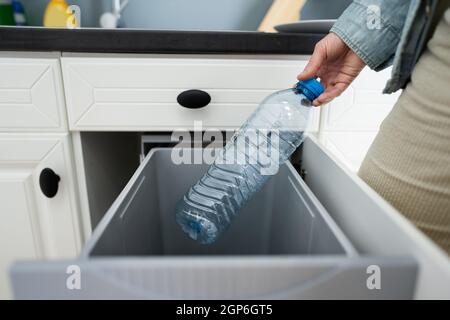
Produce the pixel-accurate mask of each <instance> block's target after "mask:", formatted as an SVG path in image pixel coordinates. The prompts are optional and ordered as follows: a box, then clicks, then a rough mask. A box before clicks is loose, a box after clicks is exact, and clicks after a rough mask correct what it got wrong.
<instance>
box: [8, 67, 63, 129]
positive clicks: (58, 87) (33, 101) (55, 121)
mask: <svg viewBox="0 0 450 320" xmlns="http://www.w3.org/2000/svg"><path fill="white" fill-rule="evenodd" d="M0 75H1V77H0V131H3V132H10V131H63V130H65V129H66V127H67V126H66V122H65V118H66V116H65V106H64V98H63V89H62V80H61V72H60V67H59V61H58V59H56V58H54V59H29V58H0Z"/></svg>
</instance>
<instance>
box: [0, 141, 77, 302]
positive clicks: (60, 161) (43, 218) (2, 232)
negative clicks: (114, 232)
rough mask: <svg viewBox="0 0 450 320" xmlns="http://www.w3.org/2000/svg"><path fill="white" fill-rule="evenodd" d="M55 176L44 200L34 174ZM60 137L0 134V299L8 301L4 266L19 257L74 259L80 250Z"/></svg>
mask: <svg viewBox="0 0 450 320" xmlns="http://www.w3.org/2000/svg"><path fill="white" fill-rule="evenodd" d="M44 168H51V169H52V170H54V172H55V173H57V174H58V175H59V177H60V179H61V180H60V182H59V184H58V192H57V194H56V196H55V197H53V198H47V197H46V196H44V194H43V193H42V191H41V189H40V186H39V175H40V173H41V172H42V170H43V169H44ZM74 190H75V189H74V178H73V174H72V162H71V159H70V152H69V149H68V138H67V136H66V135H56V136H55V135H42V136H40V135H34V136H31V135H25V134H14V135H12V134H1V135H0V218H1V221H2V223H1V224H0V299H1V298H8V297H10V292H9V286H8V281H7V270H8V268H9V265H10V264H11V263H12V262H13V261H16V260H20V259H35V258H64V257H74V256H75V255H76V254H77V253H78V250H79V248H80V246H81V239H80V231H79V222H78V217H77V211H78V210H77V203H76V194H75V191H74Z"/></svg>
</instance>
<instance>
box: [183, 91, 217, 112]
mask: <svg viewBox="0 0 450 320" xmlns="http://www.w3.org/2000/svg"><path fill="white" fill-rule="evenodd" d="M177 102H178V103H179V104H180V105H181V106H183V107H185V108H189V109H199V108H203V107H206V106H207V105H208V104H209V103H210V102H211V96H210V95H209V93H208V92H205V91H202V90H196V89H194V90H187V91H183V92H182V93H180V94H179V95H178V97H177Z"/></svg>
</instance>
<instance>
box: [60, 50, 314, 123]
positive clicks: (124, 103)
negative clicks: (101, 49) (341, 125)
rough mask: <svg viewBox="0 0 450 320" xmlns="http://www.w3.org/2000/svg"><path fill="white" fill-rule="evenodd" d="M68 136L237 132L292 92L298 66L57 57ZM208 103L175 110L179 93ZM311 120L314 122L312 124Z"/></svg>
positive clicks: (300, 65) (293, 63)
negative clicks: (279, 94) (201, 95)
mask: <svg viewBox="0 0 450 320" xmlns="http://www.w3.org/2000/svg"><path fill="white" fill-rule="evenodd" d="M62 61H63V62H62V64H63V73H64V81H65V88H66V96H67V104H68V113H69V122H70V127H71V129H73V130H105V131H107V130H116V131H117V130H147V131H158V130H172V129H179V128H192V127H193V126H194V121H202V125H203V127H204V128H224V129H228V128H237V127H239V126H240V125H241V124H242V123H243V122H244V121H245V120H246V119H247V117H248V116H249V115H250V114H251V113H252V112H253V111H254V109H255V108H256V106H257V105H258V103H260V102H261V100H262V99H264V97H266V96H267V95H268V94H270V93H272V92H273V91H276V90H280V89H284V88H288V87H291V86H292V85H293V84H294V83H295V81H296V76H297V74H298V73H299V71H300V70H302V68H303V66H304V65H305V61H304V60H303V61H301V60H300V59H299V60H270V59H267V60H264V59H206V58H203V59H194V58H186V59H182V58H63V59H62ZM189 89H200V90H203V91H206V92H208V93H209V94H210V96H211V103H210V104H209V105H208V106H206V107H203V108H201V109H195V110H194V109H187V108H184V107H182V106H180V105H179V104H178V103H177V96H178V95H179V94H180V93H182V92H183V91H185V90H189ZM318 118H319V117H318V113H317V122H318Z"/></svg>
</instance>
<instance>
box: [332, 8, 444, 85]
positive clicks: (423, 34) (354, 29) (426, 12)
mask: <svg viewBox="0 0 450 320" xmlns="http://www.w3.org/2000/svg"><path fill="white" fill-rule="evenodd" d="M437 2H438V1H437V0H355V1H353V3H352V4H350V6H349V7H348V8H347V9H346V10H345V11H344V13H343V14H342V15H341V16H340V17H339V19H338V20H337V22H336V23H335V24H334V26H333V28H332V29H331V32H333V33H335V34H337V35H338V36H339V37H340V38H341V39H342V40H343V41H344V42H345V43H346V44H347V45H348V46H349V47H350V48H351V49H352V50H353V51H354V52H355V53H356V54H357V55H358V56H359V57H360V58H361V59H362V60H363V61H364V62H365V63H366V64H367V65H368V66H369V67H370V68H371V69H373V70H376V71H379V70H382V69H384V68H386V67H388V66H390V65H393V66H392V74H391V78H390V79H389V81H388V82H387V84H386V87H385V88H384V90H383V93H392V92H395V91H397V90H398V89H401V88H404V87H405V85H406V84H407V83H408V82H409V79H410V76H411V72H412V69H413V68H414V65H415V64H416V62H417V60H418V59H419V56H420V54H421V52H422V49H423V48H424V46H425V45H426V38H427V34H428V30H429V28H430V25H431V20H432V17H433V14H434V11H435V10H436V6H437Z"/></svg>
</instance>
